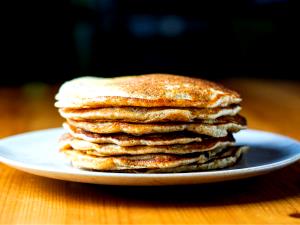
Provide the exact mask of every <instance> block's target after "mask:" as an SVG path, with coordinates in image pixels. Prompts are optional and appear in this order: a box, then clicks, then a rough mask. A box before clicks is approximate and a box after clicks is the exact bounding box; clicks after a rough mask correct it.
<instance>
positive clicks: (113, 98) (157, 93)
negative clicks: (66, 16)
mask: <svg viewBox="0 0 300 225" xmlns="http://www.w3.org/2000/svg"><path fill="white" fill-rule="evenodd" d="M56 100H57V102H56V103H55V106H56V107H60V108H75V109H76V108H97V107H112V106H139V107H198V108H214V107H226V106H229V105H231V104H238V103H240V102H241V98H240V96H239V94H238V93H236V92H235V91H232V90H229V89H227V88H225V87H223V86H221V85H218V84H216V83H213V82H209V81H206V80H202V79H196V78H189V77H183V76H177V75H169V74H148V75H140V76H127V77H116V78H97V77H81V78H77V79H74V80H71V81H69V82H66V83H64V84H63V85H62V86H61V88H60V90H59V92H58V94H57V95H56Z"/></svg>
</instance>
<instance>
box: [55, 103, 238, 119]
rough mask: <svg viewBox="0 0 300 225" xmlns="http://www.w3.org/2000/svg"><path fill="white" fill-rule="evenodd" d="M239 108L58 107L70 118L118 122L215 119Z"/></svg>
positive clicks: (230, 114) (231, 114)
mask: <svg viewBox="0 0 300 225" xmlns="http://www.w3.org/2000/svg"><path fill="white" fill-rule="evenodd" d="M240 110H241V107H240V106H238V105H234V106H230V107H224V108H177V109H176V108H145V107H114V108H96V109H70V108H62V109H59V113H60V115H61V116H62V117H64V118H66V119H72V120H102V121H112V120H113V121H120V122H138V123H155V122H169V121H173V122H175V121H179V122H193V121H194V120H197V119H198V120H199V119H202V120H203V119H206V120H207V119H216V118H218V117H221V116H234V115H236V114H237V113H238V112H239V111H240Z"/></svg>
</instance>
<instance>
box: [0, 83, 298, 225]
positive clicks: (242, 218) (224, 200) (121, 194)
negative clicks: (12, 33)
mask: <svg viewBox="0 0 300 225" xmlns="http://www.w3.org/2000/svg"><path fill="white" fill-rule="evenodd" d="M224 83H225V84H226V85H227V86H229V87H232V88H234V89H236V90H238V91H239V92H240V93H241V94H242V96H243V97H244V102H243V106H244V110H243V114H244V115H245V116H246V117H247V118H248V121H249V127H250V128H255V129H261V130H267V131H273V132H277V133H281V134H283V135H288V136H290V137H292V138H295V139H298V140H300V128H299V127H300V84H299V83H297V82H283V81H267V80H238V79H233V80H226V81H224ZM55 91H56V90H54V89H53V88H50V87H48V86H45V85H40V84H30V85H27V86H24V87H22V88H18V89H15V88H1V89H0V104H1V108H0V124H1V128H0V137H6V136H9V135H13V134H17V133H20V132H25V131H30V130H37V129H43V128H49V127H57V126H60V125H61V122H62V119H61V118H60V117H59V116H58V114H57V111H56V109H54V108H53V106H52V105H53V94H54V93H55ZM0 176H1V178H0V190H1V192H0V223H2V224H24V223H36V224H41V223H50V224H64V223H75V224H96V223H100V224H101V223H109V224H117V223H123V224H160V223H162V224H191V223H193V224H203V223H204V224H220V223H221V224H224V223H226V224H241V223H242V224H300V163H299V162H297V163H295V164H293V165H291V166H289V167H287V168H284V169H281V170H279V171H276V172H273V173H270V174H267V175H264V176H260V177H256V178H250V179H246V180H240V181H233V182H226V183H216V184H207V185H194V186H179V187H174V186H173V187H117V186H101V185H91V184H81V183H72V182H66V181H59V180H52V179H48V178H43V177H38V176H35V175H31V174H27V173H24V172H21V171H18V170H15V169H12V168H10V167H7V166H5V165H3V164H0Z"/></svg>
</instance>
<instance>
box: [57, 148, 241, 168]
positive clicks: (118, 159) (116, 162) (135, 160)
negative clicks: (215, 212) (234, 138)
mask: <svg viewBox="0 0 300 225" xmlns="http://www.w3.org/2000/svg"><path fill="white" fill-rule="evenodd" d="M243 151H245V148H244V147H237V146H231V147H227V148H225V149H222V148H221V149H215V150H212V151H208V152H204V153H192V154H186V155H168V154H145V155H137V156H128V155H124V156H113V157H107V156H106V157H101V156H93V155H89V154H86V153H85V152H82V151H76V150H63V152H64V153H65V154H66V155H67V156H68V158H69V159H70V160H71V162H72V165H73V166H74V167H77V168H82V169H89V170H98V171H118V172H153V173H163V172H168V173H169V172H184V171H185V172H187V171H195V170H210V169H218V168H224V167H227V166H231V165H233V164H234V163H235V162H236V161H237V160H238V158H239V157H240V156H241V154H242V153H243ZM144 170H146V171H144Z"/></svg>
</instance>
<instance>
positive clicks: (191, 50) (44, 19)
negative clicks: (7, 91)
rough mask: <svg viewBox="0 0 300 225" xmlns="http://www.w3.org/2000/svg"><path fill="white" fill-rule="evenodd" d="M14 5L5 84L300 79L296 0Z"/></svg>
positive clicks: (71, 0)
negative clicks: (154, 77)
mask: <svg viewBox="0 0 300 225" xmlns="http://www.w3.org/2000/svg"><path fill="white" fill-rule="evenodd" d="M9 4H10V5H9V6H8V8H9V9H10V11H11V12H12V13H9V15H7V16H5V19H6V20H5V21H9V23H7V25H5V27H4V32H3V36H4V39H5V41H4V42H2V45H3V49H4V51H3V52H2V54H3V56H4V58H5V59H4V61H2V64H3V67H2V73H3V74H5V79H4V80H2V81H1V82H2V84H3V85H7V86H14V85H19V84H24V83H28V82H43V83H45V82H46V83H50V84H59V83H61V82H63V81H64V80H68V79H71V78H74V77H78V76H82V75H95V76H102V77H111V76H120V75H128V74H142V73H152V72H166V73H175V74H184V75H189V76H196V77H197V76H198V77H203V78H208V79H211V80H215V79H224V78H230V77H251V78H252V77H253V78H272V79H282V78H285V79H298V77H297V76H295V74H293V73H291V68H293V66H294V65H293V63H291V56H290V49H291V46H292V43H291V35H290V18H289V2H288V0H227V1H224V0H220V1H216V0H203V1H188V0H185V1H182V0H122V1H121V0H61V1H33V2H27V1H20V2H18V3H16V2H11V3H9ZM2 10H3V8H2ZM5 10H6V9H4V11H5ZM16 74H17V75H18V78H16Z"/></svg>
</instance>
